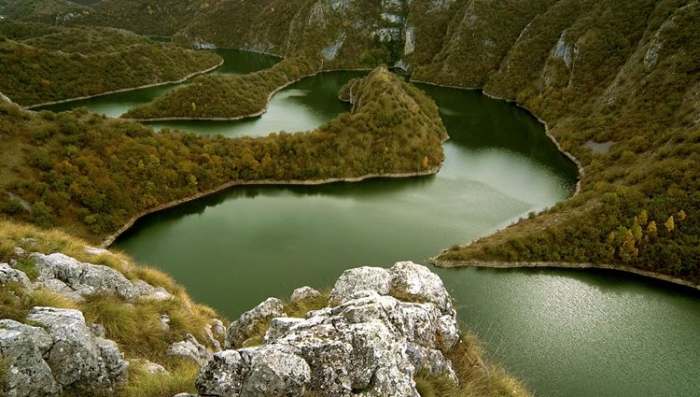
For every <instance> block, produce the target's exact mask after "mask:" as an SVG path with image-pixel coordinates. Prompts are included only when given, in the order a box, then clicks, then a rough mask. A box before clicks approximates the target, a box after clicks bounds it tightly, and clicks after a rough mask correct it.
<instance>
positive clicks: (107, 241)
mask: <svg viewBox="0 0 700 397" xmlns="http://www.w3.org/2000/svg"><path fill="white" fill-rule="evenodd" d="M440 168H441V166H438V167H434V168H432V169H429V170H426V171H418V172H406V173H393V174H367V175H362V176H357V177H346V178H325V179H313V180H286V181H278V180H273V179H261V180H257V181H232V182H227V183H224V184H223V185H220V186H218V187H215V188H213V189H209V190H207V191H204V192H199V193H196V194H193V195H191V196H188V197H185V198H182V199H178V200H173V201H170V202H168V203H165V204H161V205H159V206H157V207H154V208H151V209H148V210H145V211H142V212H140V213H139V214H137V215H134V216H133V217H132V218H131V219H129V221H128V222H127V223H126V224H124V226H122V227H121V228H119V230H117V231H116V232H115V233H113V234H111V235H109V236H108V237H107V238H105V239H104V240H103V241H102V243H101V244H100V247H102V248H107V247H109V246H110V245H112V244H113V243H114V242H115V241H116V240H117V239H118V238H119V236H121V235H122V234H124V233H125V232H126V231H127V230H129V229H130V228H131V227H132V226H134V224H136V222H137V221H138V220H139V219H141V218H143V217H144V216H147V215H150V214H154V213H156V212H159V211H163V210H166V209H169V208H173V207H176V206H178V205H180V204H184V203H188V202H190V201H194V200H197V199H200V198H204V197H206V196H210V195H212V194H215V193H219V192H222V191H224V190H226V189H229V188H232V187H235V186H271V185H274V186H318V185H327V184H331V183H355V182H362V181H365V180H369V179H382V178H386V179H399V178H413V177H420V176H430V175H435V174H437V173H438V172H439V171H440Z"/></svg>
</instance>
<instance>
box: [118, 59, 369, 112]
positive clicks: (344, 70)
mask: <svg viewBox="0 0 700 397" xmlns="http://www.w3.org/2000/svg"><path fill="white" fill-rule="evenodd" d="M368 70H371V69H363V68H357V69H321V70H319V71H317V72H315V73H312V74H308V75H304V76H302V77H299V78H297V79H295V80H292V81H289V82H287V83H285V84H283V85H281V86H279V87H277V88H275V89H274V90H273V91H272V92H270V94H269V95H268V96H267V102H266V103H265V107H264V108H263V109H261V110H259V111H257V112H254V113H249V114H243V115H240V116H233V117H187V116H185V117H180V116H173V117H153V118H128V117H124V118H123V119H124V120H129V121H136V122H139V123H158V122H168V121H238V120H243V119H249V118H254V117H260V116H262V115H263V114H265V113H267V111H268V109H269V107H270V102H272V98H273V97H274V96H275V95H277V94H278V93H279V92H280V91H282V90H284V89H285V88H287V87H289V86H291V85H293V84H296V83H298V82H300V81H302V80H304V79H308V78H311V77H315V76H318V75H320V74H323V73H330V72H365V71H368Z"/></svg>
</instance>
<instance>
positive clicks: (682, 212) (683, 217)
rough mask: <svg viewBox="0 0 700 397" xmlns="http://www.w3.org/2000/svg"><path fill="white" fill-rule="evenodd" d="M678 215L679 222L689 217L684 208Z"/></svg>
mask: <svg viewBox="0 0 700 397" xmlns="http://www.w3.org/2000/svg"><path fill="white" fill-rule="evenodd" d="M676 215H677V216H678V222H683V221H684V220H686V219H687V218H688V215H687V214H686V213H685V211H683V210H680V211H678V214H676Z"/></svg>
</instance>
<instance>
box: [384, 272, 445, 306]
mask: <svg viewBox="0 0 700 397" xmlns="http://www.w3.org/2000/svg"><path fill="white" fill-rule="evenodd" d="M389 273H390V274H391V289H390V292H389V294H390V295H391V296H393V297H396V298H399V299H401V300H407V301H412V302H430V303H433V304H435V305H436V306H437V307H438V308H440V310H441V311H442V312H443V313H445V314H448V315H454V307H453V306H452V300H451V299H450V295H449V293H448V292H447V289H446V288H445V285H444V284H443V283H442V280H441V279H440V277H438V275H437V274H435V273H433V272H431V271H430V270H429V269H428V268H427V267H425V266H421V265H417V264H415V263H413V262H397V263H396V264H394V266H392V267H391V269H389Z"/></svg>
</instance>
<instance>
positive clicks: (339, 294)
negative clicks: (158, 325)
mask: <svg viewBox="0 0 700 397" xmlns="http://www.w3.org/2000/svg"><path fill="white" fill-rule="evenodd" d="M316 294H317V292H312V291H311V290H310V289H304V290H297V291H295V295H296V297H297V299H301V298H300V296H301V295H308V296H312V297H317V295H316ZM253 332H258V333H262V334H263V335H264V336H263V337H262V343H261V344H259V345H257V346H251V347H243V346H245V345H246V340H249V339H250V338H251V337H252V335H251V334H252V333H253ZM228 335H229V339H228V341H227V342H228V343H227V350H224V351H221V352H218V353H216V354H214V356H213V358H212V359H211V360H210V361H209V362H208V363H207V364H206V365H205V366H203V367H202V368H201V370H200V373H199V376H198V378H197V389H198V391H199V393H200V395H202V396H270V397H272V396H281V395H284V396H303V395H305V393H310V394H313V395H319V396H353V395H363V396H418V395H419V394H418V391H417V390H416V384H415V381H414V377H415V376H416V375H417V374H418V373H429V374H430V375H433V376H436V377H445V378H447V379H452V380H453V381H454V382H456V381H457V379H456V375H455V372H454V370H453V367H452V363H451V361H450V360H449V359H448V358H447V356H446V353H447V352H449V351H450V350H451V349H452V348H453V347H454V346H455V344H456V343H457V342H458V340H459V338H460V334H459V331H458V328H457V319H456V312H455V309H454V307H453V305H452V302H451V299H450V296H449V294H448V293H447V290H446V289H445V287H444V285H443V283H442V281H441V280H440V278H439V277H438V276H437V275H435V274H434V273H432V272H430V270H428V269H427V268H426V267H423V266H421V265H417V264H415V263H412V262H399V263H396V264H395V265H394V266H393V267H392V268H390V269H384V268H376V267H360V268H355V269H350V270H347V271H345V272H344V273H343V274H342V275H341V276H340V278H339V279H338V280H337V281H336V283H335V286H334V288H333V290H332V291H331V293H330V297H329V300H328V304H327V305H326V306H325V307H323V308H321V309H318V310H313V311H310V312H308V313H307V314H306V315H305V316H304V317H303V318H299V317H288V316H286V315H285V314H284V307H283V305H282V302H281V301H279V300H277V299H274V298H271V299H268V300H266V301H264V302H263V303H261V304H260V305H258V306H257V307H256V308H254V309H252V310H251V311H249V312H247V313H244V314H243V315H242V316H241V318H240V319H239V320H236V321H234V322H233V323H232V324H231V326H230V327H229V332H228Z"/></svg>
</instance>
